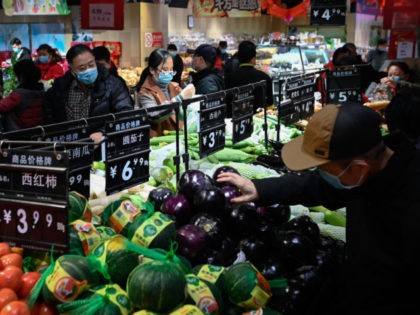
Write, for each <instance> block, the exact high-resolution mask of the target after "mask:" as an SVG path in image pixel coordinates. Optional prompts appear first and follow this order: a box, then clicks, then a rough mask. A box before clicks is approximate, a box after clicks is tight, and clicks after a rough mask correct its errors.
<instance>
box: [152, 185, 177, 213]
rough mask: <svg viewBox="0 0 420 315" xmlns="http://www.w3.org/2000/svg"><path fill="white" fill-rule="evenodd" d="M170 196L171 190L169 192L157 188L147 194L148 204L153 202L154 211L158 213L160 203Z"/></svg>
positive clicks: (163, 188) (165, 189)
mask: <svg viewBox="0 0 420 315" xmlns="http://www.w3.org/2000/svg"><path fill="white" fill-rule="evenodd" d="M172 195H173V193H172V190H170V189H169V188H166V187H158V188H155V189H153V190H152V191H151V192H150V193H149V198H148V200H149V201H150V202H153V204H154V205H155V211H160V208H161V206H162V203H163V202H164V201H165V200H166V198H168V197H169V196H172Z"/></svg>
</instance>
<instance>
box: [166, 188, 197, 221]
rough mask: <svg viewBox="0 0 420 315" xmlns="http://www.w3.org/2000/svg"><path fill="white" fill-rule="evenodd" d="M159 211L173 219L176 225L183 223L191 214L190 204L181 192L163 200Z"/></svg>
mask: <svg viewBox="0 0 420 315" xmlns="http://www.w3.org/2000/svg"><path fill="white" fill-rule="evenodd" d="M161 211H162V212H163V213H165V214H166V215H168V216H169V217H171V218H172V219H174V220H175V224H176V225H177V226H181V225H183V224H185V223H186V222H187V221H188V219H189V217H190V214H191V206H190V202H189V201H188V199H187V198H186V197H185V196H184V195H181V194H178V195H175V196H169V197H168V198H166V200H165V201H164V202H163V204H162V207H161Z"/></svg>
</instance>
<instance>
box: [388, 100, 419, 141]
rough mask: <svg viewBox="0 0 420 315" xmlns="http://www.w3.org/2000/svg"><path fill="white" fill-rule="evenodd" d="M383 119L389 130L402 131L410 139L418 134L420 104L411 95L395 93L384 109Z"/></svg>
mask: <svg viewBox="0 0 420 315" xmlns="http://www.w3.org/2000/svg"><path fill="white" fill-rule="evenodd" d="M385 120H386V123H387V125H388V129H389V131H390V132H395V131H402V132H403V133H404V134H405V135H406V136H408V137H409V138H411V139H416V138H418V137H419V136H420V124H419V121H420V106H418V103H417V102H416V99H415V98H414V97H412V96H409V95H401V94H396V95H395V96H394V97H393V98H392V100H391V102H390V103H389V105H388V106H387V107H386V109H385Z"/></svg>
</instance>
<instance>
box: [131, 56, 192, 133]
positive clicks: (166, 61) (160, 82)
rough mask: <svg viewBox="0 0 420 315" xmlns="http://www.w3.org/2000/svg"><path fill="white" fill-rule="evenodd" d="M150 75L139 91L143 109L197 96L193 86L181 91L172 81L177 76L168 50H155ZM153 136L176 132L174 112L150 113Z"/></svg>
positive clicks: (139, 100)
mask: <svg viewBox="0 0 420 315" xmlns="http://www.w3.org/2000/svg"><path fill="white" fill-rule="evenodd" d="M148 69H149V75H148V76H147V77H146V79H145V81H144V83H143V85H142V86H141V87H140V90H139V96H138V97H139V98H138V103H139V104H140V107H141V108H146V109H147V108H153V107H156V106H159V105H161V104H166V103H170V102H171V101H175V102H181V101H182V100H184V99H187V98H191V97H192V96H193V95H194V94H195V88H194V86H193V85H192V84H190V85H187V87H185V88H184V89H181V87H180V86H179V84H178V83H176V82H173V81H172V79H173V77H174V75H175V74H176V73H175V71H174V62H173V58H172V56H171V55H170V54H169V52H168V51H167V50H164V49H161V48H159V49H155V50H154V51H152V53H151V54H150V56H149V59H148ZM149 119H150V123H151V124H150V125H151V133H150V134H151V136H160V135H162V134H163V131H164V130H175V127H176V125H175V115H174V113H173V111H172V110H161V111H154V112H149Z"/></svg>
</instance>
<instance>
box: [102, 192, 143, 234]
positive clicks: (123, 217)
mask: <svg viewBox="0 0 420 315" xmlns="http://www.w3.org/2000/svg"><path fill="white" fill-rule="evenodd" d="M140 213H141V211H140V210H138V209H137V208H136V207H135V206H134V204H133V203H132V202H131V201H130V200H116V201H113V202H111V203H110V204H109V205H108V206H106V208H105V209H104V211H103V212H102V214H101V218H102V222H103V224H106V225H108V226H110V227H111V228H113V229H114V230H115V232H117V233H120V234H122V235H124V236H127V232H128V228H129V227H130V225H131V223H132V222H133V220H134V218H135V217H136V216H137V215H139V214H140Z"/></svg>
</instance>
